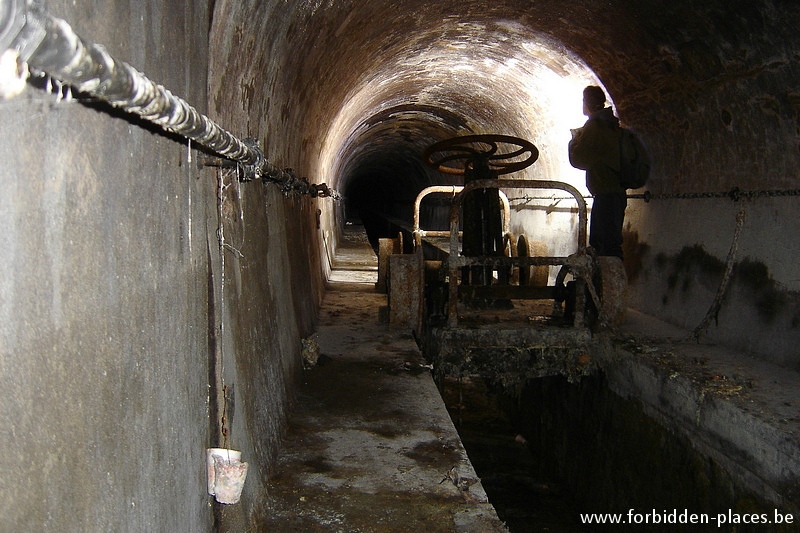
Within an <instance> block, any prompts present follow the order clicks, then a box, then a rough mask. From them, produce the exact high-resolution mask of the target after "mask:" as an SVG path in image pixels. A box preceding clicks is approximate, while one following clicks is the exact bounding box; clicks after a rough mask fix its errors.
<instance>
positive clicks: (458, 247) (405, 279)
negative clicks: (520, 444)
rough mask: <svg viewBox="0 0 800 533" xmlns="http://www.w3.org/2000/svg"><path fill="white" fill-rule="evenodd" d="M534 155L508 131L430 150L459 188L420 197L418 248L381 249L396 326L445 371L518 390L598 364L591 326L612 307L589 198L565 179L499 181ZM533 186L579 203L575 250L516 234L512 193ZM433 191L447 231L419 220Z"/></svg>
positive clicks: (430, 160) (434, 163) (432, 162)
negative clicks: (409, 332) (555, 250)
mask: <svg viewBox="0 0 800 533" xmlns="http://www.w3.org/2000/svg"><path fill="white" fill-rule="evenodd" d="M509 147H510V148H509ZM538 155H539V152H538V150H537V149H536V147H535V146H534V145H533V144H532V143H530V142H529V141H526V140H523V139H519V138H517V137H511V136H507V135H469V136H464V137H456V138H453V139H448V140H445V141H441V142H438V143H436V144H434V145H432V146H431V147H429V148H428V149H427V150H426V151H425V153H424V154H423V158H424V160H425V163H426V164H428V165H429V166H431V167H432V168H434V169H436V170H438V171H440V172H443V173H446V174H452V175H460V176H463V181H464V183H463V185H441V186H433V187H428V188H426V189H424V190H423V191H421V192H420V193H419V195H418V196H417V199H416V202H415V204H414V218H413V227H412V230H411V233H412V237H413V243H414V246H413V251H412V252H411V253H408V254H392V253H391V252H392V251H394V250H402V248H401V247H400V246H398V245H397V243H395V242H390V241H393V239H385V241H386V242H385V243H384V245H382V246H380V250H381V254H380V255H381V256H382V257H380V258H379V262H380V263H381V264H384V265H386V268H387V271H388V272H387V274H386V281H387V282H386V286H387V292H388V293H389V318H390V322H391V323H393V324H396V325H407V326H410V327H411V328H412V329H414V331H415V332H416V334H417V338H418V340H419V342H420V343H421V344H422V349H423V350H424V352H425V353H426V356H427V357H428V358H429V359H430V360H431V362H432V363H433V364H434V366H435V368H436V371H437V374H439V375H448V376H467V375H479V376H481V377H484V378H487V379H488V380H490V381H491V382H496V383H498V384H501V385H503V386H505V387H513V386H516V385H519V384H521V383H523V382H524V381H525V380H526V379H528V378H533V377H542V376H548V375H557V374H561V375H566V376H567V377H569V378H576V377H577V376H580V375H582V374H585V373H587V372H589V371H590V369H591V367H592V365H591V357H590V355H589V347H588V345H589V342H590V340H591V336H592V335H591V330H592V328H593V327H595V326H596V325H597V324H598V323H600V321H603V320H605V319H606V316H607V315H606V314H605V310H607V309H609V308H613V305H611V303H610V302H605V301H604V300H603V290H602V288H603V272H605V269H604V268H602V264H601V263H602V261H598V258H596V257H595V256H594V255H593V254H592V251H591V249H589V248H588V246H587V220H588V215H587V207H586V202H585V200H584V198H583V196H582V195H581V194H580V193H579V192H578V190H577V189H575V188H574V187H573V186H571V185H569V184H567V183H564V182H561V181H551V180H530V179H513V178H512V179H509V178H503V179H501V178H500V176H501V175H506V174H512V173H514V172H518V171H521V170H523V169H525V168H527V167H528V166H530V165H532V164H533V163H534V162H535V161H536V159H537V158H538ZM530 189H545V190H558V191H562V192H566V193H567V194H568V195H570V196H571V197H572V198H574V201H575V206H576V207H575V211H576V213H577V223H576V224H575V232H574V237H573V241H572V243H571V244H570V246H569V248H570V249H571V253H569V254H568V255H563V256H552V255H549V254H548V253H547V252H548V250H547V245H546V244H545V243H544V242H542V241H537V240H533V239H529V238H528V237H526V236H525V235H513V234H512V233H511V231H510V229H509V228H510V216H511V209H510V207H509V202H508V194H509V192H510V191H524V190H530ZM432 195H440V196H441V195H446V196H449V203H448V205H447V208H448V215H449V224H448V229H446V230H442V229H427V227H423V223H422V222H421V219H422V216H421V208H422V207H423V204H424V203H425V200H426V199H427V198H428V197H430V196H432ZM399 238H402V237H399ZM607 298H608V295H607Z"/></svg>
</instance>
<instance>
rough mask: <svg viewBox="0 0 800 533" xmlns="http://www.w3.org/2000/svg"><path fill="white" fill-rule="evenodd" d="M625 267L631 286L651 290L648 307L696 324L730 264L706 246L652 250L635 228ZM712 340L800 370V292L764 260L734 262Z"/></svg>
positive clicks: (666, 316) (682, 323)
mask: <svg viewBox="0 0 800 533" xmlns="http://www.w3.org/2000/svg"><path fill="white" fill-rule="evenodd" d="M624 239H625V240H624V253H625V269H626V272H627V274H628V280H629V282H630V283H631V284H641V285H642V286H643V287H644V288H645V290H648V291H649V297H648V298H647V299H646V302H647V305H648V309H646V311H648V312H651V313H656V314H658V315H659V316H661V317H662V318H664V319H666V320H668V321H670V322H672V323H674V324H677V325H679V326H683V327H688V328H694V327H695V326H697V324H698V323H699V322H700V320H701V319H702V316H703V315H702V313H704V312H705V311H706V310H707V309H708V308H709V307H710V306H711V304H712V302H713V299H714V298H715V295H716V293H717V291H718V289H719V287H720V285H721V284H722V282H723V277H724V274H725V263H724V262H723V261H722V260H720V259H719V258H717V257H715V256H713V255H711V254H709V253H708V252H707V251H706V250H705V248H704V247H703V246H702V245H699V244H695V245H692V246H685V247H684V248H682V249H681V250H680V251H679V252H678V253H676V254H666V253H663V252H660V253H657V254H653V252H652V249H651V247H650V245H649V244H647V243H644V242H640V241H639V235H638V233H636V232H631V231H629V232H626V233H625V235H624ZM714 318H715V320H714V324H713V327H712V330H710V331H709V336H710V338H711V339H713V340H716V341H723V340H724V342H725V343H726V344H732V345H733V346H734V347H736V348H738V349H742V350H744V351H747V352H749V353H753V354H757V355H759V356H760V357H762V358H764V359H767V360H771V361H772V362H775V363H777V364H780V365H782V366H786V367H788V368H792V369H795V370H797V369H800V358H798V355H797V353H796V348H795V347H796V346H797V345H798V342H800V292H798V291H791V290H787V289H784V288H783V287H782V286H781V284H780V283H779V282H778V281H776V280H775V279H774V278H773V277H772V276H771V274H770V272H769V268H768V267H767V266H766V265H765V264H764V263H762V262H760V261H756V260H753V259H751V258H749V257H746V258H744V259H742V260H740V261H737V262H735V263H734V264H733V270H732V275H731V279H730V283H729V285H728V287H727V290H726V291H725V293H724V295H723V296H722V300H721V308H720V311H719V312H718V313H717V315H716V316H715V317H714Z"/></svg>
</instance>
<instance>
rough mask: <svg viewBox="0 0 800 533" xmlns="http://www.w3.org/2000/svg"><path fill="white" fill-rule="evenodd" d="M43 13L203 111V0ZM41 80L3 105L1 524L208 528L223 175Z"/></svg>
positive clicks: (87, 5)
mask: <svg viewBox="0 0 800 533" xmlns="http://www.w3.org/2000/svg"><path fill="white" fill-rule="evenodd" d="M46 7H47V9H48V10H49V12H50V13H51V14H53V15H55V16H58V17H61V18H64V19H67V20H69V21H70V23H71V24H72V25H73V26H74V28H75V29H76V31H78V32H79V34H81V35H82V36H84V38H85V39H87V40H90V41H93V42H100V43H103V44H104V45H105V46H106V47H107V48H108V50H109V51H110V52H111V53H112V54H114V55H116V56H117V57H120V58H124V60H126V61H128V62H130V63H132V64H135V65H137V67H138V68H140V69H142V70H145V71H147V72H148V74H149V75H150V76H152V77H153V79H157V80H159V82H160V83H163V84H164V85H166V86H168V87H170V88H171V89H172V90H173V91H175V92H176V93H179V94H182V95H184V96H185V98H187V99H188V100H190V101H193V102H196V103H197V104H198V105H199V106H203V105H204V102H205V99H206V85H205V80H206V72H207V51H208V49H207V41H206V38H205V35H206V32H207V25H208V18H209V12H208V10H207V6H206V4H205V3H204V2H197V1H195V2H184V3H180V4H172V3H169V4H168V3H164V4H157V3H153V2H144V3H139V2H122V1H115V2H104V1H102V2H101V1H82V2H66V1H49V2H47V6H46ZM34 85H40V86H44V85H45V80H41V79H33V80H32V84H31V85H29V87H28V88H27V89H26V90H25V92H24V93H23V94H22V95H20V96H18V97H17V98H15V99H13V100H8V101H4V102H0V137H2V139H3V142H2V143H0V152H1V153H2V155H0V158H1V159H2V168H1V169H0V183H2V189H3V193H2V195H0V225H2V227H3V231H2V236H1V237H0V240H1V241H2V250H3V251H2V253H0V273H1V274H0V317H1V318H0V367H1V369H0V389H1V390H2V396H3V404H4V407H3V409H2V414H0V417H2V421H1V423H2V425H3V427H5V428H6V430H4V431H3V432H2V437H0V442H2V445H3V447H4V448H6V449H7V450H8V453H6V454H4V456H3V458H2V459H0V471H2V473H3V478H4V480H5V481H4V482H3V484H2V488H0V520H2V524H3V526H2V528H3V529H5V530H9V531H148V530H151V531H153V530H161V531H181V530H191V531H205V530H208V529H209V528H210V526H211V523H212V515H211V513H210V511H209V507H208V504H207V496H206V495H205V494H204V493H205V490H204V487H203V483H204V478H205V472H204V469H203V461H204V448H205V447H206V446H207V443H208V441H209V433H210V431H209V422H208V410H209V402H208V396H209V392H208V391H209V388H208V384H209V379H208V376H209V373H208V368H209V350H208V318H207V314H208V298H207V295H208V292H209V291H208V283H207V278H208V260H207V256H208V251H207V250H208V247H207V244H206V223H207V221H209V222H210V221H212V220H213V218H214V217H215V208H214V205H215V204H214V198H215V195H214V187H213V183H212V182H211V181H210V180H209V179H208V178H207V177H203V175H202V174H201V173H200V172H198V170H197V167H196V159H195V163H191V162H190V161H189V150H188V147H187V145H186V144H185V143H182V142H176V141H175V140H173V139H170V138H168V137H166V136H164V135H160V134H157V133H154V132H152V131H149V129H147V128H144V127H142V126H141V125H139V124H137V123H135V121H133V122H132V121H128V120H124V119H120V118H115V117H114V116H112V115H111V114H109V113H108V112H106V111H103V110H100V109H98V108H95V107H94V106H93V105H91V104H90V105H83V104H81V103H78V102H77V101H76V100H75V98H78V97H79V96H78V95H73V99H72V100H69V99H67V98H65V96H66V91H60V90H58V88H55V89H54V90H53V92H51V93H48V92H47V91H46V90H44V89H40V88H36V87H35V86H34Z"/></svg>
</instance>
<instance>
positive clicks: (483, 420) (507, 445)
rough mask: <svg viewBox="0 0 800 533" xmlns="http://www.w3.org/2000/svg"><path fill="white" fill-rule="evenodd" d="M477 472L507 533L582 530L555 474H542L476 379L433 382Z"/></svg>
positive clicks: (572, 532) (494, 400)
mask: <svg viewBox="0 0 800 533" xmlns="http://www.w3.org/2000/svg"><path fill="white" fill-rule="evenodd" d="M439 386H440V389H441V390H442V396H443V398H444V400H445V403H446V405H447V409H448V411H449V412H450V416H451V418H452V419H453V422H454V423H455V425H456V428H457V429H458V433H459V435H460V437H461V440H462V441H463V443H464V447H465V448H466V450H467V453H468V454H469V458H470V461H471V462H472V464H473V466H474V467H475V470H476V471H477V473H478V477H480V478H481V482H482V484H483V487H484V488H485V489H486V493H487V494H488V496H489V501H490V502H491V503H492V505H494V507H495V509H496V510H497V514H498V515H499V516H500V519H501V520H503V521H504V522H505V523H506V525H507V526H508V529H509V530H510V531H511V533H533V532H537V533H538V532H543V531H550V532H559V533H583V532H586V531H588V529H585V527H583V526H581V524H580V523H579V515H578V513H579V510H578V508H577V507H576V506H575V505H574V504H573V502H572V501H571V498H570V494H568V493H566V492H565V491H564V490H563V489H562V487H561V485H560V484H559V483H558V480H554V479H547V478H543V477H542V476H541V474H540V471H541V470H542V468H541V466H542V465H540V464H539V463H538V460H537V458H536V457H534V456H533V454H532V453H531V452H530V450H529V449H528V446H527V443H526V442H525V440H524V438H523V437H522V436H521V435H518V434H517V432H516V431H515V429H514V424H513V422H512V421H511V420H509V418H508V417H507V416H506V414H505V413H504V412H503V411H502V410H501V409H500V408H499V405H498V398H497V396H496V395H494V394H493V393H492V392H491V391H489V390H487V388H486V387H485V386H484V384H483V383H482V382H480V381H474V380H467V379H463V380H461V381H460V382H459V381H458V380H455V379H450V378H447V379H446V380H445V381H444V382H443V383H440V384H439Z"/></svg>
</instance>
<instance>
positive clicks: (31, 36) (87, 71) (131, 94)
mask: <svg viewBox="0 0 800 533" xmlns="http://www.w3.org/2000/svg"><path fill="white" fill-rule="evenodd" d="M7 49H11V50H15V51H16V52H17V53H18V54H19V61H22V62H25V63H27V65H28V67H29V68H30V69H31V70H32V71H33V72H41V73H44V74H47V75H48V76H51V77H53V78H54V79H56V80H59V81H61V82H62V83H65V84H68V85H71V86H73V87H75V88H76V89H77V90H78V91H81V92H83V93H86V94H89V95H91V96H93V97H95V98H97V99H99V100H101V101H103V102H106V103H108V104H110V105H112V106H113V107H116V108H119V109H122V110H124V111H126V112H128V113H131V114H133V115H136V116H138V117H141V118H142V119H144V120H146V121H148V122H151V123H153V124H156V125H158V126H159V127H161V128H163V129H164V130H166V131H169V132H172V133H175V134H177V135H180V136H182V137H185V138H187V139H191V140H192V141H194V142H196V143H197V144H198V145H199V146H201V147H203V148H205V149H206V150H208V151H210V152H212V153H214V154H216V155H218V156H220V157H224V158H226V159H230V160H233V161H236V162H237V163H239V164H241V165H242V166H243V167H244V169H245V172H246V173H248V174H252V177H258V176H260V175H261V174H262V173H263V172H264V170H265V166H266V161H265V160H264V155H263V153H262V152H261V149H260V148H259V147H258V145H257V143H256V142H255V141H254V140H244V141H243V140H240V139H238V138H237V137H235V136H234V135H232V134H231V133H229V132H228V131H226V130H224V129H223V128H221V127H220V126H218V125H217V124H216V123H215V122H213V121H212V120H211V119H209V118H208V117H206V116H205V115H203V114H201V113H200V112H198V111H197V110H196V109H195V108H194V107H192V106H191V105H189V104H188V103H187V102H186V101H185V100H183V99H181V98H180V97H178V96H175V95H174V94H172V93H171V92H170V91H169V90H167V89H165V88H164V87H163V86H161V85H158V84H156V83H154V82H153V81H151V80H150V79H148V78H147V77H146V76H145V75H144V74H142V73H141V72H139V71H138V70H136V69H135V68H133V67H132V66H130V65H129V64H127V63H125V62H123V61H119V60H117V59H114V58H113V57H111V55H110V54H109V53H108V52H106V50H105V49H104V48H103V47H102V46H100V45H97V44H93V43H88V42H86V41H84V40H83V39H81V38H80V37H79V36H78V35H77V34H76V33H75V32H74V31H73V30H72V28H71V27H70V25H69V24H67V22H65V21H64V20H62V19H58V18H55V17H53V16H51V15H49V14H47V13H45V12H44V11H43V10H42V9H41V8H39V7H38V6H35V5H31V6H28V5H27V2H26V1H25V0H0V52H2V51H5V50H7Z"/></svg>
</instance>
